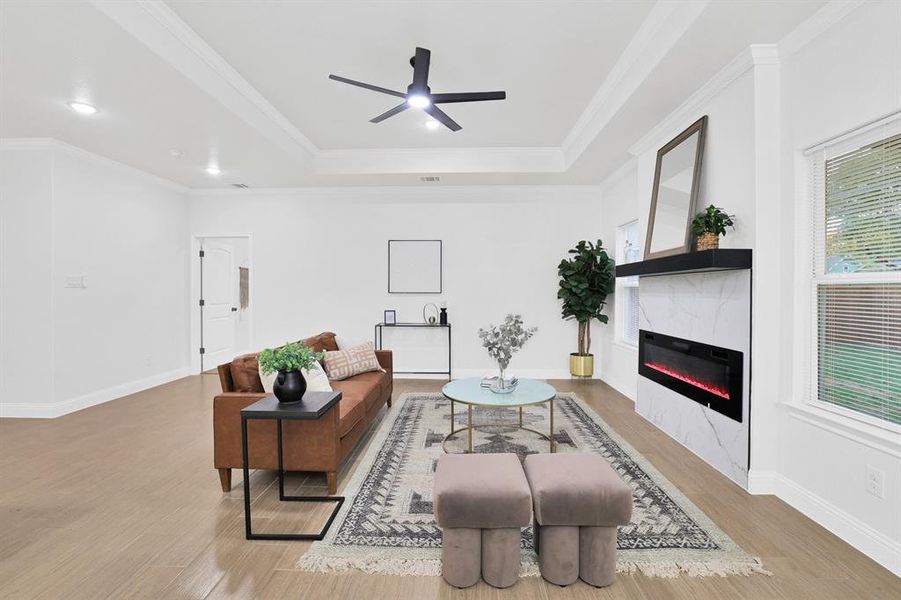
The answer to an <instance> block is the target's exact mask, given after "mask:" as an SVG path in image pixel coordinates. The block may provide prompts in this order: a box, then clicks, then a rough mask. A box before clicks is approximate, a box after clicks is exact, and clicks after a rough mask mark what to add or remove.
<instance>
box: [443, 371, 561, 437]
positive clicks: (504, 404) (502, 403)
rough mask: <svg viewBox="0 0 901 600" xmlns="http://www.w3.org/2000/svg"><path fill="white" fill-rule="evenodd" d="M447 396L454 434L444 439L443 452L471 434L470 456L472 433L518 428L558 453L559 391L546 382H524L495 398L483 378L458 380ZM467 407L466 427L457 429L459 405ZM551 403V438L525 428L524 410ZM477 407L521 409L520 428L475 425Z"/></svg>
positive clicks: (532, 380)
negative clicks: (461, 435) (465, 433)
mask: <svg viewBox="0 0 901 600" xmlns="http://www.w3.org/2000/svg"><path fill="white" fill-rule="evenodd" d="M441 391H442V392H443V393H444V396H445V397H446V398H447V399H448V400H450V401H451V432H450V433H449V434H447V435H446V436H445V437H444V441H443V442H441V448H442V449H443V450H444V452H445V453H447V441H448V440H449V439H450V437H451V436H452V435H454V434H455V433H460V432H461V431H468V432H469V443H468V449H469V452H472V431H473V429H475V428H476V427H489V426H495V427H498V426H503V427H518V428H519V429H523V430H525V431H531V432H532V433H537V434H538V435H540V436H541V437H543V438H544V439H546V440H547V441H548V442H549V443H550V450H551V452H554V450H555V448H554V435H553V434H554V397H555V396H556V395H557V390H555V389H554V388H553V387H551V386H550V385H548V384H547V383H545V382H543V381H539V380H537V379H520V380H519V384H518V385H517V386H516V389H515V390H513V391H512V392H510V393H507V394H495V393H494V392H492V391H491V390H490V389H488V388H484V387H482V379H481V378H480V377H469V378H466V379H456V380H454V381H451V382H450V383H448V384H447V385H445V386H444V388H442V390H441ZM457 402H459V403H461V404H465V405H466V414H467V417H466V427H462V428H460V429H455V427H456V423H455V419H454V417H455V406H454V405H455V403H457ZM544 402H548V403H549V408H550V418H551V423H550V428H549V432H548V433H547V434H544V433H542V432H540V431H536V430H535V429H531V428H529V427H525V426H523V424H522V409H523V407H524V406H530V405H532V404H542V403H544ZM474 406H483V407H490V408H519V424H518V425H516V424H510V423H483V424H480V425H473V424H472V409H473V407H474Z"/></svg>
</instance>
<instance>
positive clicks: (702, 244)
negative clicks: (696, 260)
mask: <svg viewBox="0 0 901 600" xmlns="http://www.w3.org/2000/svg"><path fill="white" fill-rule="evenodd" d="M719 247H720V236H718V235H717V234H715V233H710V232H709V231H708V232H707V233H702V234H701V235H699V236H698V239H697V241H696V242H695V248H697V250H698V252H700V251H701V250H716V249H717V248H719Z"/></svg>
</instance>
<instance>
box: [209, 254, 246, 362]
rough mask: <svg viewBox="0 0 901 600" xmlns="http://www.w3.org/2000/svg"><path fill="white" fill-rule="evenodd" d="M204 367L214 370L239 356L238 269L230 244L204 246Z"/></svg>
mask: <svg viewBox="0 0 901 600" xmlns="http://www.w3.org/2000/svg"><path fill="white" fill-rule="evenodd" d="M203 253H204V256H203V263H202V264H203V273H202V275H201V281H202V283H203V292H202V297H203V335H202V338H203V339H202V344H201V345H202V347H203V348H204V355H203V356H202V357H201V358H202V359H203V368H204V369H211V368H214V367H216V366H217V365H221V364H222V363H225V362H228V361H230V360H231V359H233V358H234V357H235V338H236V330H237V314H238V313H237V312H236V311H237V306H238V304H237V302H238V269H237V268H236V267H235V253H234V249H233V248H232V246H231V244H230V243H229V242H227V241H215V240H206V241H204V243H203Z"/></svg>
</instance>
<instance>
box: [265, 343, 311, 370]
mask: <svg viewBox="0 0 901 600" xmlns="http://www.w3.org/2000/svg"><path fill="white" fill-rule="evenodd" d="M324 356H325V352H313V349H312V348H310V347H309V346H307V345H306V344H305V343H303V342H294V343H293V344H286V345H284V346H282V347H281V348H267V349H265V350H263V351H262V352H260V355H259V356H258V357H257V362H259V363H260V370H261V371H262V372H263V373H264V374H265V375H269V374H270V373H275V372H276V371H308V370H310V369H312V368H313V365H315V364H316V363H317V362H318V361H320V360H322V358H323V357H324Z"/></svg>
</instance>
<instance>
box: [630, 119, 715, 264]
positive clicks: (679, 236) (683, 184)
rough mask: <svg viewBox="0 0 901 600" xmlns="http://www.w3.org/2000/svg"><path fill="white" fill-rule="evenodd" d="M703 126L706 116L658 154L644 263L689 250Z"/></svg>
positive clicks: (699, 178) (701, 155)
mask: <svg viewBox="0 0 901 600" xmlns="http://www.w3.org/2000/svg"><path fill="white" fill-rule="evenodd" d="M706 127H707V116H706V115H705V116H703V117H701V118H700V119H698V120H697V121H695V122H694V123H692V124H691V126H689V127H688V129H686V130H685V131H683V132H682V133H680V134H679V135H677V136H676V137H675V138H673V140H672V141H670V142H669V143H668V144H666V145H665V146H664V147H663V148H661V149H660V150H659V151H658V152H657V167H656V169H655V170H654V188H653V192H652V194H651V209H650V211H649V214H648V235H647V237H646V238H645V245H644V258H645V260H647V259H649V258H658V257H661V256H670V255H672V254H683V253H686V252H688V251H689V250H690V249H691V219H692V217H693V216H694V214H695V212H696V210H697V198H698V187H699V186H700V180H701V165H702V163H703V158H704V136H705V129H706Z"/></svg>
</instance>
